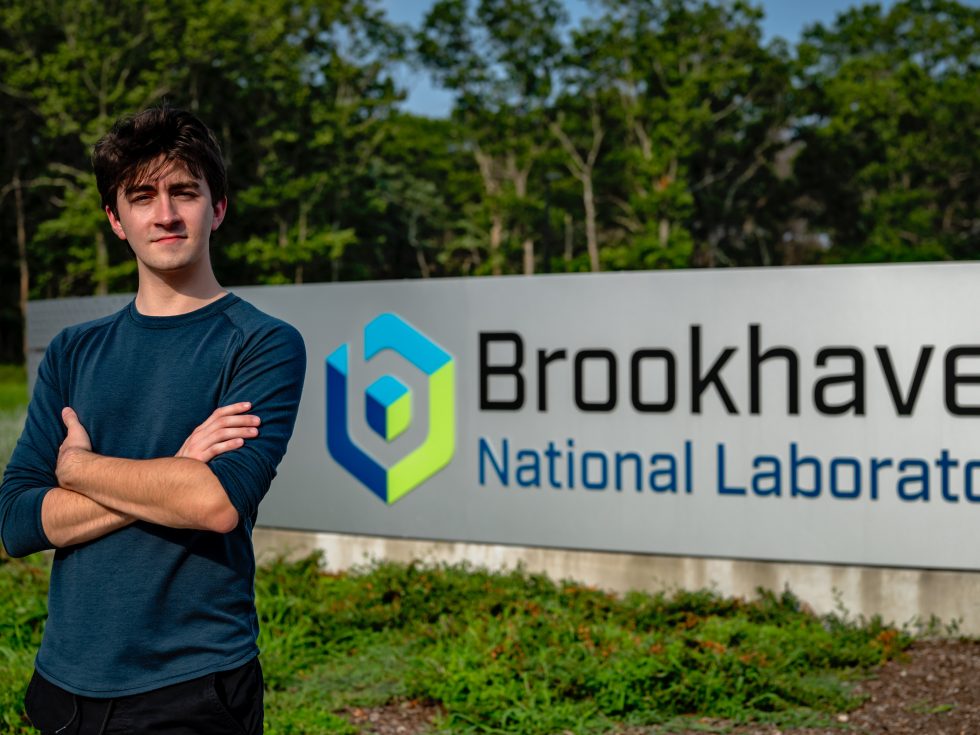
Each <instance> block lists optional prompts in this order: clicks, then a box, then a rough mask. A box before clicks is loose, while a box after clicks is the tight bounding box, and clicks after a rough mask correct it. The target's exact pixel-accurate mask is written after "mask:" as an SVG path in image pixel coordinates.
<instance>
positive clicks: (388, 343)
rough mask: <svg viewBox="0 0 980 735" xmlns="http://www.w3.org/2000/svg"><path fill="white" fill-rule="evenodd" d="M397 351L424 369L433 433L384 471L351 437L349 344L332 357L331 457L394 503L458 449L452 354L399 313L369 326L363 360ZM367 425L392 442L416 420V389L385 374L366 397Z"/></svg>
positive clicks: (328, 363)
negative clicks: (414, 398)
mask: <svg viewBox="0 0 980 735" xmlns="http://www.w3.org/2000/svg"><path fill="white" fill-rule="evenodd" d="M382 350H393V351H395V352H396V353H398V354H399V355H401V356H402V357H404V358H405V359H406V360H408V362H410V363H411V364H412V365H414V366H415V367H416V368H418V369H419V370H421V371H422V372H423V373H424V374H425V375H426V376H427V378H428V382H429V430H428V433H427V434H426V437H425V441H423V442H422V444H421V445H420V446H419V447H418V448H416V449H415V450H414V451H412V452H410V453H409V454H407V455H406V456H404V457H402V458H401V459H400V460H398V461H397V462H395V464H393V465H392V466H391V467H387V468H386V467H384V466H383V465H382V464H381V463H379V462H378V461H377V460H376V459H375V458H374V457H372V456H371V455H370V454H368V453H367V452H365V451H364V450H363V449H362V448H361V447H360V446H359V445H358V444H357V443H356V442H355V441H354V440H353V438H352V437H351V435H350V428H349V421H348V401H347V393H348V382H349V381H348V352H349V349H348V346H347V344H346V343H345V344H342V345H341V346H340V347H338V348H337V349H336V350H334V351H333V352H332V353H330V355H329V356H328V357H327V360H326V371H327V449H328V450H329V452H330V455H331V456H332V457H333V458H334V459H335V460H336V461H337V462H338V464H340V466H341V467H343V468H344V469H345V470H347V471H348V472H350V473H351V474H352V475H353V476H354V477H356V478H357V479H358V480H359V481H360V482H361V483H362V484H363V485H365V486H366V487H368V488H369V489H370V490H371V491H372V492H373V493H374V494H375V495H377V496H378V497H379V498H381V500H383V501H384V502H385V503H387V504H389V505H391V504H392V503H394V502H395V501H396V500H398V499H399V498H402V497H404V496H405V495H407V494H408V493H409V492H411V491H412V490H414V489H415V488H416V487H418V486H419V485H421V484H422V483H423V482H425V481H426V480H428V479H429V478H430V477H432V475H434V474H435V473H436V472H438V471H439V470H441V469H442V468H443V467H445V466H446V465H447V464H449V461H450V460H451V459H452V457H453V452H454V450H455V446H456V439H455V437H456V406H455V395H456V375H455V363H454V362H453V358H452V356H451V355H450V354H449V353H448V352H446V351H445V350H443V349H442V348H441V347H440V346H439V345H437V344H436V343H435V342H433V341H432V340H430V339H429V338H428V337H426V336H425V335H424V334H422V333H421V332H420V331H418V330H417V329H415V327H413V326H412V325H411V324H409V323H408V322H406V321H405V320H404V319H402V318H401V317H399V316H396V315H395V314H380V315H379V316H377V317H375V318H374V319H372V320H371V322H369V323H368V325H367V326H365V327H364V359H365V361H366V360H370V359H371V358H372V357H374V356H375V355H377V354H378V353H379V352H381V351H382ZM364 399H365V400H364V402H365V414H366V419H367V424H368V426H370V427H371V429H373V430H374V432H375V433H376V434H378V435H379V436H380V437H381V438H383V439H384V440H385V441H388V442H390V441H393V440H394V439H395V438H397V437H398V436H399V435H400V434H401V433H402V432H403V431H405V429H407V428H408V427H409V425H410V424H411V422H412V391H411V389H410V388H409V387H408V386H406V385H405V384H404V383H402V382H401V381H400V380H398V378H396V377H394V376H392V375H385V376H383V377H381V378H379V379H378V380H376V381H374V382H373V383H372V384H371V385H370V386H368V388H367V390H366V391H365V393H364Z"/></svg>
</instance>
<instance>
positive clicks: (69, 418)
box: [61, 406, 81, 430]
mask: <svg viewBox="0 0 980 735" xmlns="http://www.w3.org/2000/svg"><path fill="white" fill-rule="evenodd" d="M61 420H62V421H64V422H65V428H67V429H69V430H71V429H72V427H73V426H74V425H75V424H80V423H81V421H79V420H78V414H77V413H75V409H73V408H72V407H71V406H65V407H64V408H63V409H61Z"/></svg>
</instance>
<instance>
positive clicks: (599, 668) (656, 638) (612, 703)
mask: <svg viewBox="0 0 980 735" xmlns="http://www.w3.org/2000/svg"><path fill="white" fill-rule="evenodd" d="M321 562H322V559H321V558H320V557H318V556H310V557H308V558H306V559H302V560H300V561H297V562H286V561H283V560H276V561H273V562H271V563H269V564H266V565H264V566H262V567H260V569H259V570H258V573H257V576H256V596H257V604H258V608H259V614H260V617H261V624H262V628H261V629H262V633H261V636H260V639H259V645H260V647H261V649H262V661H263V669H264V671H265V674H266V684H267V694H266V711H267V722H268V725H267V732H269V733H270V735H290V734H292V733H304V734H305V735H315V734H316V733H353V732H355V730H354V729H353V728H352V727H351V726H350V725H349V724H348V723H347V720H346V719H345V718H344V717H343V716H342V714H341V713H342V711H343V710H344V709H345V708H354V707H373V706H378V705H381V704H385V703H388V702H392V701H398V700H405V699H416V700H419V701H423V702H432V703H437V704H439V705H440V707H441V711H442V712H443V715H442V717H441V719H440V721H439V722H437V723H435V727H437V728H439V729H440V730H441V731H445V732H449V733H494V732H498V733H499V732H520V733H526V734H527V735H536V734H539V735H546V734H551V733H556V732H564V731H570V732H575V733H582V734H583V735H591V734H594V735H601V733H609V732H614V731H616V728H617V726H619V725H629V726H631V727H643V728H652V727H654V726H659V725H669V723H674V722H686V723H688V725H690V724H691V723H692V722H693V723H697V722H705V723H713V722H734V723H744V722H750V721H756V722H772V723H779V724H783V725H789V724H800V723H808V722H820V721H821V718H823V720H824V721H825V720H826V719H828V718H829V716H830V715H831V714H832V713H835V712H840V711H844V710H847V709H849V708H852V707H854V706H856V705H857V704H858V700H857V699H856V698H855V697H854V696H853V695H852V693H851V690H850V685H851V682H852V681H853V680H854V679H855V677H857V676H860V675H862V674H865V673H867V672H870V671H871V670H872V669H873V668H874V667H875V666H877V665H878V664H880V663H881V662H882V661H885V660H888V659H889V658H892V657H895V656H897V655H899V653H900V652H901V651H902V649H903V648H904V647H906V646H907V645H908V643H909V642H910V637H909V636H908V635H907V634H906V633H904V632H901V631H898V630H896V629H894V628H892V627H889V626H886V625H884V624H882V622H881V621H880V620H878V619H876V618H873V619H871V620H867V621H866V620H860V619H859V620H853V619H850V618H848V617H846V616H841V615H833V616H825V617H819V616H816V615H814V614H813V613H812V612H811V611H810V610H809V609H808V608H807V607H806V606H805V605H803V604H801V603H800V601H799V600H798V599H797V598H795V597H794V596H793V595H792V594H791V593H789V592H784V593H782V594H778V595H777V594H772V593H765V594H761V595H760V596H759V597H758V599H755V600H752V601H745V600H737V599H730V598H725V597H722V596H721V595H720V594H718V593H717V592H714V591H698V592H676V593H673V594H670V595H666V594H659V595H649V594H641V593H638V592H637V593H631V594H628V595H625V596H622V597H618V596H615V595H611V594H607V593H605V592H601V591H598V590H594V589H589V588H584V587H582V586H580V585H576V584H573V583H568V582H566V583H557V584H556V583H553V582H551V581H550V580H548V579H547V578H545V577H543V576H540V575H534V574H529V573H527V572H525V571H523V570H516V571H512V572H508V573H493V572H489V571H486V570H483V569H476V568H472V567H470V566H467V565H455V566H450V565H424V564H407V565H406V564H392V563H377V564H374V565H371V566H367V567H363V568H360V569H356V570H353V571H351V572H349V573H345V574H325V573H324V572H323V571H322V563H321ZM46 565H47V561H46V560H44V559H43V558H32V559H28V560H4V561H0V723H2V724H3V726H4V727H3V731H4V732H10V733H16V734H18V735H19V734H20V733H27V732H29V730H28V729H27V728H26V722H25V721H24V720H23V719H22V716H21V714H20V701H21V698H22V697H23V689H24V687H25V686H26V683H27V681H28V678H29V675H30V671H31V665H32V660H33V656H34V652H35V651H36V649H37V646H38V644H39V642H40V636H41V631H42V629H43V622H44V616H45V596H46V588H47V569H46ZM935 711H936V712H939V711H941V710H940V709H936V710H935ZM692 716H694V717H692ZM706 726H707V725H706Z"/></svg>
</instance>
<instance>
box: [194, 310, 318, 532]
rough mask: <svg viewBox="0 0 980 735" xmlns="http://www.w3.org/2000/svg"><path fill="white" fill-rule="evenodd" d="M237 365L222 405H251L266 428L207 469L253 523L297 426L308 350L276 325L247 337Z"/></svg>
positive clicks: (294, 334) (297, 337)
mask: <svg viewBox="0 0 980 735" xmlns="http://www.w3.org/2000/svg"><path fill="white" fill-rule="evenodd" d="M235 360H236V364H235V367H234V371H233V377H232V379H231V381H230V383H229V385H228V388H227V389H226V390H225V391H224V392H223V393H222V395H221V397H220V400H219V403H218V405H220V406H227V405H229V404H232V403H237V402H239V401H249V402H250V403H251V404H252V409H251V411H250V412H249V413H251V414H253V415H256V416H258V417H259V418H260V419H261V422H262V423H261V425H260V426H259V435H258V436H257V437H255V438H254V439H247V440H246V441H245V444H244V445H243V446H242V447H240V448H238V449H236V450H234V451H231V452H225V453H224V454H221V455H219V456H217V457H215V458H214V459H212V460H211V461H210V462H209V463H208V466H209V467H210V468H211V471H212V472H214V474H215V476H216V477H217V478H218V481H219V482H220V483H221V485H222V487H224V489H225V492H226V493H228V499H229V500H230V501H231V504H232V505H233V506H234V507H235V510H237V511H238V515H239V518H241V519H246V518H247V519H249V520H250V521H251V522H252V523H254V522H255V518H256V515H257V513H258V507H259V502H260V501H261V500H262V498H263V497H265V494H266V492H267V491H268V490H269V485H270V484H271V483H272V479H273V478H274V477H275V476H276V467H277V466H278V465H279V462H280V460H282V457H283V455H284V454H285V453H286V445H287V444H288V443H289V438H290V436H292V433H293V426H294V425H295V423H296V413H297V411H298V410H299V401H300V397H301V396H302V393H303V380H304V378H305V375H306V346H305V345H304V343H303V338H302V336H300V334H299V332H298V331H296V329H294V328H293V327H291V326H289V325H288V324H286V323H284V322H279V321H276V322H274V323H273V324H272V325H271V326H270V327H269V328H267V329H264V330H262V331H260V332H258V333H255V334H251V335H246V337H245V339H244V342H243V344H242V349H241V350H240V352H239V353H238V355H237V357H236V359H235Z"/></svg>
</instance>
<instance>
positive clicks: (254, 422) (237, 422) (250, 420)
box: [214, 413, 262, 429]
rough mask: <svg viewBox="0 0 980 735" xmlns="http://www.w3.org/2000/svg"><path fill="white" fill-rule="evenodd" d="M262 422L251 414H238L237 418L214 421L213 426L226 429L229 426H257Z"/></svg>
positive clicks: (225, 417) (222, 418)
mask: <svg viewBox="0 0 980 735" xmlns="http://www.w3.org/2000/svg"><path fill="white" fill-rule="evenodd" d="M260 423H262V420H261V419H260V418H259V417H258V416H255V415H253V414H250V413H249V414H238V415H237V416H222V417H221V418H219V419H215V421H214V426H216V427H219V428H223V429H226V428H228V427H231V426H258V425H259V424H260Z"/></svg>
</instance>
